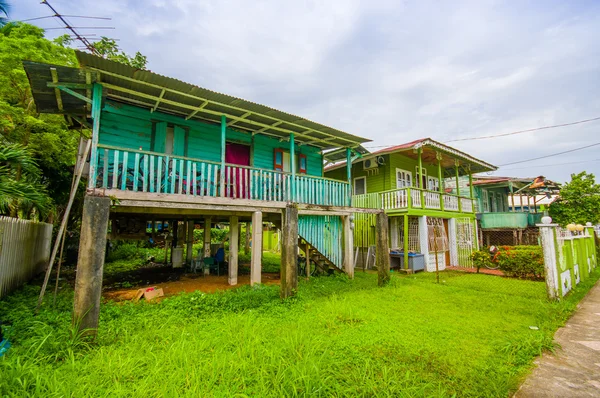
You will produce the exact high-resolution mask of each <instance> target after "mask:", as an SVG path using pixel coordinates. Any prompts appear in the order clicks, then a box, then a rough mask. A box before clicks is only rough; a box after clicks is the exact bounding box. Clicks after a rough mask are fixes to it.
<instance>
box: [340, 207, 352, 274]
mask: <svg viewBox="0 0 600 398" xmlns="http://www.w3.org/2000/svg"><path fill="white" fill-rule="evenodd" d="M342 227H343V232H344V233H343V239H344V246H343V249H342V250H343V264H344V272H346V275H348V277H349V278H354V255H353V253H352V250H353V249H354V235H353V233H352V216H345V217H342Z"/></svg>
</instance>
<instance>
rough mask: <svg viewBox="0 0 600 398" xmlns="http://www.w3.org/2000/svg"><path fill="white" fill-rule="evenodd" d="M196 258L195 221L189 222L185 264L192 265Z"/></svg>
mask: <svg viewBox="0 0 600 398" xmlns="http://www.w3.org/2000/svg"><path fill="white" fill-rule="evenodd" d="M193 258H194V221H193V220H192V221H190V220H188V222H187V247H186V249H185V263H186V264H188V265H190V264H191V263H192V260H193Z"/></svg>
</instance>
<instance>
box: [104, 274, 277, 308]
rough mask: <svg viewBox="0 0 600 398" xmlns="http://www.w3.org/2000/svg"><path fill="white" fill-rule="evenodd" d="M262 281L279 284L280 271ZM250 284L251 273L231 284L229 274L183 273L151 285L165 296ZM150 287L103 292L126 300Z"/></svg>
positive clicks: (118, 299)
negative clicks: (177, 278)
mask: <svg viewBox="0 0 600 398" xmlns="http://www.w3.org/2000/svg"><path fill="white" fill-rule="evenodd" d="M262 283H264V284H268V285H270V284H279V274H278V273H263V274H262ZM249 284H250V275H240V276H239V277H238V284H237V285H236V286H231V285H229V284H228V283H227V275H221V276H216V275H207V276H201V275H199V274H186V275H182V276H181V278H179V280H176V281H168V282H163V283H154V284H151V285H150V286H156V287H157V288H162V289H163V291H164V293H165V296H173V295H176V294H179V293H182V292H188V293H190V292H195V291H197V290H199V291H201V292H205V293H214V292H216V291H217V290H229V289H235V288H237V287H240V286H243V285H249ZM146 287H149V285H139V286H132V287H131V288H127V289H117V290H108V291H105V292H103V293H102V297H103V298H105V299H106V300H113V301H124V300H131V299H133V298H134V297H135V295H136V292H137V290H138V289H142V288H146Z"/></svg>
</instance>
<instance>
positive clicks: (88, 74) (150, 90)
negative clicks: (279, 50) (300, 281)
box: [23, 51, 370, 149]
mask: <svg viewBox="0 0 600 398" xmlns="http://www.w3.org/2000/svg"><path fill="white" fill-rule="evenodd" d="M76 54H77V59H78V61H79V64H80V68H70V67H65V66H57V65H49V64H41V63H36V62H30V61H24V62H23V65H24V68H25V71H26V72H27V76H28V78H29V81H30V84H31V89H32V93H33V96H34V99H35V102H36V105H37V108H38V111H39V112H42V113H64V114H70V115H81V116H85V117H87V116H88V115H89V113H90V107H89V105H88V104H87V103H86V102H85V101H84V100H83V99H80V98H76V97H74V96H72V95H68V94H65V93H64V92H61V91H60V90H59V89H58V88H56V87H55V86H56V85H58V84H60V83H63V84H65V86H67V85H70V88H71V89H72V90H73V91H74V92H75V93H77V94H80V95H82V96H84V97H87V98H91V86H89V85H91V84H92V83H100V84H102V86H103V87H104V90H103V91H104V95H105V96H106V97H107V98H110V99H112V100H115V101H118V102H123V103H127V104H131V105H135V106H139V107H142V108H146V109H149V110H150V111H151V112H153V111H160V112H164V113H169V114H173V115H177V116H181V117H184V118H185V119H186V120H202V121H207V122H211V123H216V124H217V123H220V122H221V116H222V115H225V116H226V117H227V125H228V127H231V128H235V129H237V130H241V131H247V132H251V133H257V134H264V135H268V136H273V137H276V138H279V139H282V140H288V139H289V137H290V134H291V133H294V136H295V140H296V143H297V144H300V145H302V144H304V145H313V146H316V147H318V148H321V149H334V148H340V147H351V148H356V147H358V146H359V145H360V144H361V143H364V142H369V141H370V140H369V139H366V138H362V137H358V136H355V135H351V134H348V133H345V132H343V131H340V130H337V129H334V128H331V127H328V126H324V125H322V124H319V123H316V122H313V121H310V120H307V119H304V118H301V117H298V116H295V115H292V114H289V113H285V112H281V111H278V110H276V109H273V108H270V107H267V106H265V105H260V104H256V103H254V102H250V101H246V100H243V99H241V98H236V97H232V96H229V95H226V94H221V93H218V92H215V91H211V90H208V89H205V88H202V87H198V86H195V85H192V84H189V83H185V82H182V81H180V80H177V79H173V78H170V77H166V76H162V75H159V74H156V73H152V72H150V71H146V70H140V69H135V68H133V67H130V66H128V65H124V64H121V63H118V62H113V61H109V60H107V59H104V58H101V57H97V56H95V55H91V54H88V53H84V52H80V51H76Z"/></svg>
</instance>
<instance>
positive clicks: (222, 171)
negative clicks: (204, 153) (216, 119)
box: [219, 115, 227, 198]
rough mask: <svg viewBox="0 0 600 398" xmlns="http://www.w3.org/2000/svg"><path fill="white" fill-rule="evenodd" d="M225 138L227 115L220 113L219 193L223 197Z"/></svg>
mask: <svg viewBox="0 0 600 398" xmlns="http://www.w3.org/2000/svg"><path fill="white" fill-rule="evenodd" d="M226 140H227V117H226V116H225V115H221V178H220V181H219V182H220V184H221V185H220V187H221V189H220V193H219V195H220V196H221V197H222V198H223V197H225V148H226Z"/></svg>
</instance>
